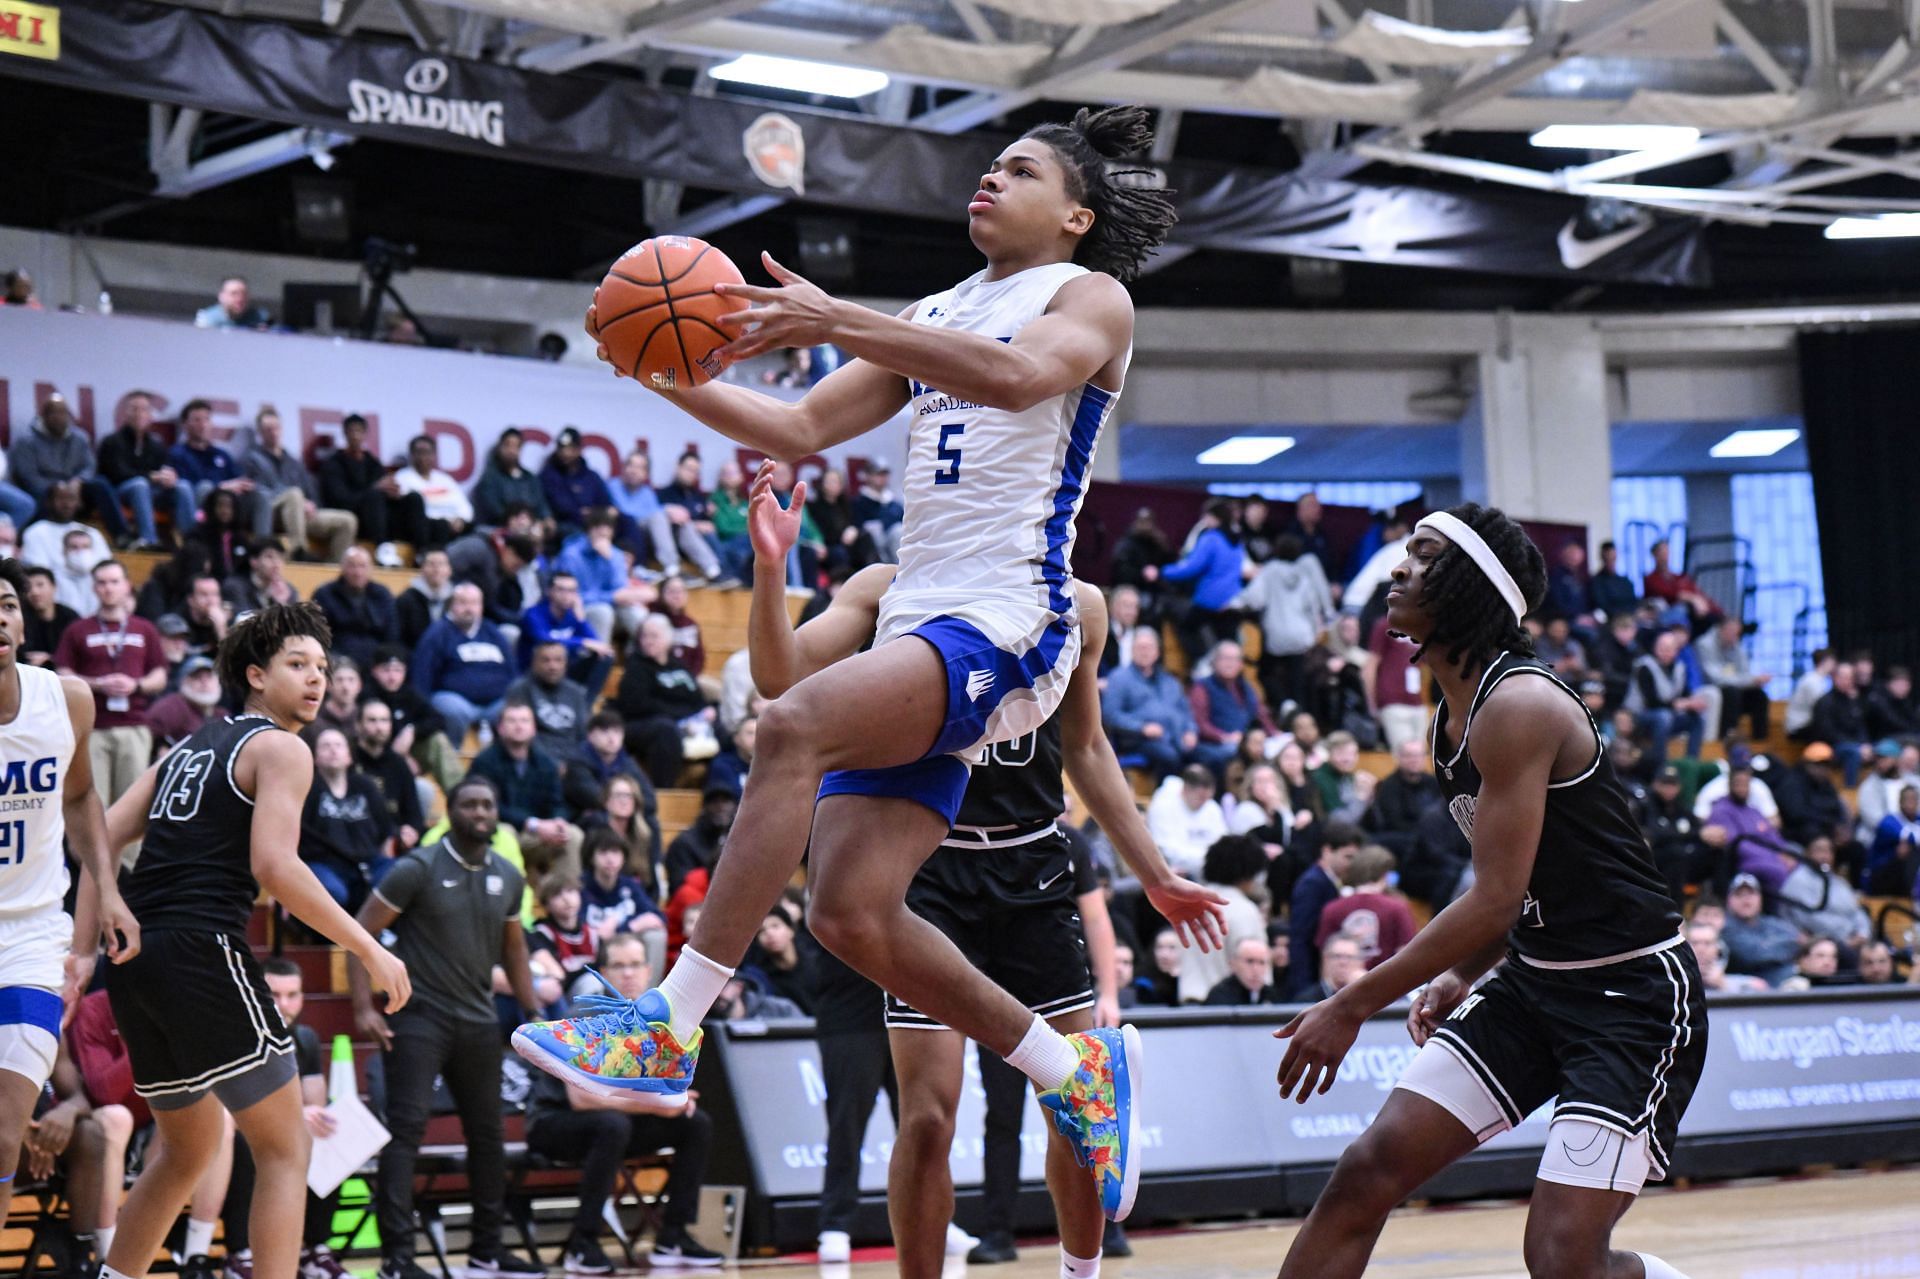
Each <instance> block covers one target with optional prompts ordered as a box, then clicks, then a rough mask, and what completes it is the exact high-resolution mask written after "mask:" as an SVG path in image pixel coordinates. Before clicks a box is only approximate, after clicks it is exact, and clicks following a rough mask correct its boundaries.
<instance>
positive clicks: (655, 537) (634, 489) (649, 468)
mask: <svg viewBox="0 0 1920 1279" xmlns="http://www.w3.org/2000/svg"><path fill="white" fill-rule="evenodd" d="M607 491H608V492H609V493H611V494H612V495H613V507H614V509H615V510H617V511H619V512H620V513H621V514H622V515H624V516H626V517H627V518H628V519H629V520H631V521H632V522H633V525H634V527H635V528H636V529H637V530H638V533H637V535H636V536H635V537H634V538H633V539H632V540H631V541H630V542H629V543H627V549H628V550H630V551H632V552H633V555H634V560H635V562H636V563H638V562H642V561H645V560H649V559H650V560H653V561H654V562H655V563H657V564H658V565H659V566H660V572H661V574H662V575H663V576H666V577H678V576H679V575H680V557H681V555H682V554H683V553H684V554H685V555H686V557H687V558H688V559H690V560H692V561H693V562H694V564H695V565H696V566H697V567H698V568H699V569H700V573H701V575H702V576H704V577H707V578H716V577H719V576H720V575H721V571H720V559H719V557H718V556H717V555H715V554H714V552H713V547H711V546H709V545H708V544H707V540H706V539H705V538H703V537H701V536H700V534H699V533H698V532H697V531H696V530H695V529H694V527H693V526H692V525H691V524H681V525H678V526H676V525H675V524H674V522H673V520H672V519H671V518H670V517H669V516H668V515H667V508H666V507H665V506H663V505H661V503H660V494H659V493H658V492H656V491H655V489H654V487H653V459H652V458H651V457H649V456H647V454H646V453H644V452H642V451H641V450H640V449H635V450H634V451H633V452H631V453H629V454H627V460H626V461H625V462H624V463H622V464H621V466H620V475H619V477H618V478H617V479H615V480H613V481H612V482H610V483H609V484H608V485H607ZM616 540H617V539H616Z"/></svg>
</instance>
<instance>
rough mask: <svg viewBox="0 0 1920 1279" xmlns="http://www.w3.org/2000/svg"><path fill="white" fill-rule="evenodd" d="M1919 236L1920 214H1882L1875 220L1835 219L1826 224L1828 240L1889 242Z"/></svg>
mask: <svg viewBox="0 0 1920 1279" xmlns="http://www.w3.org/2000/svg"><path fill="white" fill-rule="evenodd" d="M1907 235H1920V213H1882V214H1881V215H1880V216H1879V217H1875V218H1835V219H1834V220H1833V221H1831V222H1829V223H1827V238H1828V239H1829V240H1891V239H1894V238H1896V237H1898V236H1907Z"/></svg>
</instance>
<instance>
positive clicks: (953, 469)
mask: <svg viewBox="0 0 1920 1279" xmlns="http://www.w3.org/2000/svg"><path fill="white" fill-rule="evenodd" d="M966 429H967V424H966V423H965V422H947V423H944V424H942V426H941V427H940V447H939V449H938V453H939V457H940V460H941V461H942V462H945V463H946V466H945V467H944V468H942V469H940V470H938V471H935V472H934V473H933V482H934V483H935V484H958V483H959V482H960V448H959V446H958V445H956V444H954V443H952V441H953V440H954V438H955V437H957V436H959V435H960V434H961V433H962V432H964V431H965V430H966Z"/></svg>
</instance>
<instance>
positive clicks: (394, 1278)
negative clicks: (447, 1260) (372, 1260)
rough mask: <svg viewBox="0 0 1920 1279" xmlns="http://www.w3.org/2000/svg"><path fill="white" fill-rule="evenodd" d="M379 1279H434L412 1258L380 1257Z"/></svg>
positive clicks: (434, 1278)
mask: <svg viewBox="0 0 1920 1279" xmlns="http://www.w3.org/2000/svg"><path fill="white" fill-rule="evenodd" d="M379 1279H436V1277H435V1276H434V1275H431V1274H428V1273H427V1272H426V1271H425V1270H423V1269H421V1268H420V1264H419V1263H418V1262H416V1261H415V1260H414V1259H413V1258H412V1257H382V1258H381V1259H380V1275H379Z"/></svg>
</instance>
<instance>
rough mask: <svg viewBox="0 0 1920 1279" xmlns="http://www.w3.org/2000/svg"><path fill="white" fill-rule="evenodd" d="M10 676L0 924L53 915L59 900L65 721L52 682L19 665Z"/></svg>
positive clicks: (68, 747) (1, 782) (1, 763)
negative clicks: (14, 678) (16, 692)
mask: <svg viewBox="0 0 1920 1279" xmlns="http://www.w3.org/2000/svg"><path fill="white" fill-rule="evenodd" d="M14 670H16V671H18V672H19V673H20V713H19V714H18V715H16V716H14V719H13V722H12V723H11V724H0V917H9V916H16V915H26V914H32V913H34V912H37V911H42V910H46V909H49V908H51V909H54V910H58V909H59V908H60V903H61V901H62V900H63V899H64V898H65V897H66V895H67V854H66V849H65V847H64V844H65V840H66V834H67V818H66V811H65V799H64V794H65V791H66V785H67V769H68V768H69V767H70V766H71V765H72V763H73V721H72V720H71V719H69V718H68V716H67V699H66V695H65V693H63V692H62V691H61V688H60V677H59V676H58V675H56V674H54V673H53V672H52V671H49V670H43V669H41V668H40V667H38V666H28V665H27V664H26V663H25V662H16V663H14Z"/></svg>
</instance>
